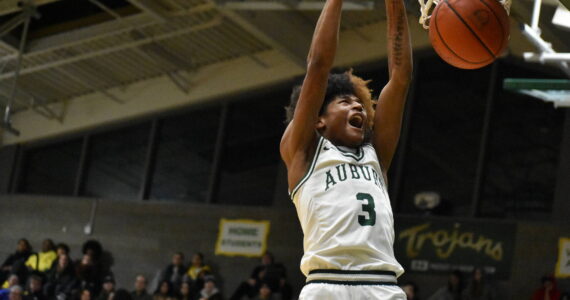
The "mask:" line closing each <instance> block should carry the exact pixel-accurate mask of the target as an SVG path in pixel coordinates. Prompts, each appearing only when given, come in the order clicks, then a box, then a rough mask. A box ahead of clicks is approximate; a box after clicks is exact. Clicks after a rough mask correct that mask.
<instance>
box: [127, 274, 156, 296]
mask: <svg viewBox="0 0 570 300" xmlns="http://www.w3.org/2000/svg"><path fill="white" fill-rule="evenodd" d="M146 286H147V281H146V277H144V276H143V275H139V276H137V278H136V279H135V290H134V291H132V292H131V298H133V300H152V297H151V295H150V294H149V293H148V292H147V290H146Z"/></svg>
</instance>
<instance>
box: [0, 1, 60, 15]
mask: <svg viewBox="0 0 570 300" xmlns="http://www.w3.org/2000/svg"><path fill="white" fill-rule="evenodd" d="M57 1H61V0H34V5H35V6H40V5H44V4H49V3H52V2H57ZM20 2H21V0H0V16H3V15H8V14H11V13H15V12H19V11H21V10H22V7H21V5H20V4H19V3H20Z"/></svg>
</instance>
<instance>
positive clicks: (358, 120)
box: [348, 114, 364, 129]
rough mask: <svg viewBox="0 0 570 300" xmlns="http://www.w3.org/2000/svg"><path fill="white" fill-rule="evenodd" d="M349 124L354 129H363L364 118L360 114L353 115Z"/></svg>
mask: <svg viewBox="0 0 570 300" xmlns="http://www.w3.org/2000/svg"><path fill="white" fill-rule="evenodd" d="M348 124H350V126H352V127H356V128H359V129H362V126H363V125H364V118H363V117H362V116H361V115H358V114H356V115H352V116H351V117H350V119H349V120H348Z"/></svg>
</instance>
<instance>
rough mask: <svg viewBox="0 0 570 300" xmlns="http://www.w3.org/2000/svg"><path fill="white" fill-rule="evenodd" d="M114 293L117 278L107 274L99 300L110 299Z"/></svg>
mask: <svg viewBox="0 0 570 300" xmlns="http://www.w3.org/2000/svg"><path fill="white" fill-rule="evenodd" d="M113 293H115V278H113V276H111V275H107V276H105V278H104V279H103V289H101V293H100V294H99V296H98V297H97V300H110V297H111V295H113Z"/></svg>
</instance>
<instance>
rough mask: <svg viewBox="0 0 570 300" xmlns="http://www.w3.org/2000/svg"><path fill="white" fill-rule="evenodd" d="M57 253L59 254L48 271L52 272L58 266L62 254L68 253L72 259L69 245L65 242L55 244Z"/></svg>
mask: <svg viewBox="0 0 570 300" xmlns="http://www.w3.org/2000/svg"><path fill="white" fill-rule="evenodd" d="M55 253H56V254H57V257H56V259H55V260H54V261H53V262H52V264H51V268H50V270H48V271H47V272H46V273H50V272H52V271H53V270H55V269H56V268H57V264H58V261H59V257H60V256H62V255H67V256H68V257H69V259H71V256H70V251H69V246H68V245H67V244H65V243H59V244H57V246H55Z"/></svg>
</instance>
